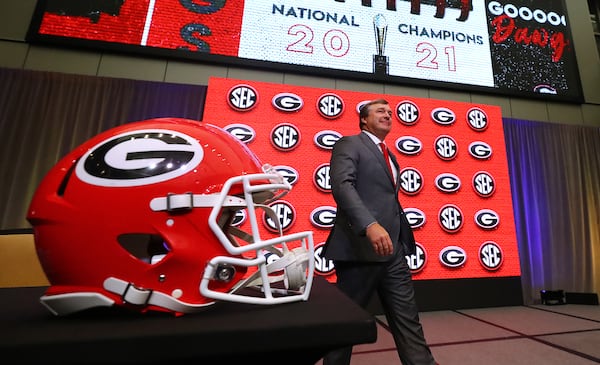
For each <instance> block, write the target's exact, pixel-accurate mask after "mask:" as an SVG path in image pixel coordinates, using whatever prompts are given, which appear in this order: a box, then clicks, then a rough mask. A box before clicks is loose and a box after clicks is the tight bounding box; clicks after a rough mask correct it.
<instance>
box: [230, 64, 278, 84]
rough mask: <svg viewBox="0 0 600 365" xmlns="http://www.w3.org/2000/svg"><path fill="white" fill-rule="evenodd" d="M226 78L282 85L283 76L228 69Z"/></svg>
mask: <svg viewBox="0 0 600 365" xmlns="http://www.w3.org/2000/svg"><path fill="white" fill-rule="evenodd" d="M227 78H229V79H238V80H251V81H262V82H272V83H275V84H283V74H281V73H278V72H270V71H262V70H256V69H244V68H236V67H229V69H228V71H227Z"/></svg>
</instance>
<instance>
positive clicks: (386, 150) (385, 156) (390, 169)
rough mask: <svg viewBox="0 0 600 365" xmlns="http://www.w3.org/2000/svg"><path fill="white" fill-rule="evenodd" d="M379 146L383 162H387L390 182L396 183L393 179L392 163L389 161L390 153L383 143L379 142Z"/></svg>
mask: <svg viewBox="0 0 600 365" xmlns="http://www.w3.org/2000/svg"><path fill="white" fill-rule="evenodd" d="M379 147H381V151H383V158H384V159H385V163H386V164H387V167H388V170H389V171H390V176H391V177H392V182H393V183H394V185H396V182H395V181H394V170H392V164H391V163H390V154H389V152H388V149H387V147H386V145H385V143H383V142H380V143H379Z"/></svg>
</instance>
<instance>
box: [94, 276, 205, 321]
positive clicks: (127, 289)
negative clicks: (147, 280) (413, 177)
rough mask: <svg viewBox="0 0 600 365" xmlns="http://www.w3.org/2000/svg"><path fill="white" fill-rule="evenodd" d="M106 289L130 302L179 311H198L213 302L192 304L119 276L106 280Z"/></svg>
mask: <svg viewBox="0 0 600 365" xmlns="http://www.w3.org/2000/svg"><path fill="white" fill-rule="evenodd" d="M104 289H106V290H108V291H109V292H111V293H115V294H119V295H120V296H121V298H123V300H124V301H125V302H127V303H129V304H133V305H139V306H144V307H145V306H148V305H153V306H156V307H161V308H165V309H169V310H171V311H173V312H177V313H192V312H198V311H200V310H202V309H204V308H206V307H208V306H210V305H212V304H214V302H211V303H205V304H190V303H186V302H182V301H180V300H178V299H176V298H175V297H173V296H172V295H168V294H165V293H162V292H159V291H157V290H153V289H143V288H138V287H136V286H135V285H133V284H132V283H130V282H127V281H125V280H121V279H117V278H113V277H110V278H107V279H106V280H104Z"/></svg>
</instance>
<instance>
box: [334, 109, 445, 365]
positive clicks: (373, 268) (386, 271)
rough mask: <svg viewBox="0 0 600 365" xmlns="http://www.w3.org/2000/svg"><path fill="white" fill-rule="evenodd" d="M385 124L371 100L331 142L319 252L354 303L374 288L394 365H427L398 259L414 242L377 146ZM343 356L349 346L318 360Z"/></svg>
mask: <svg viewBox="0 0 600 365" xmlns="http://www.w3.org/2000/svg"><path fill="white" fill-rule="evenodd" d="M392 122H393V120H392V109H391V108H390V106H389V104H388V102H387V101H386V100H384V99H378V100H372V101H370V102H367V103H365V104H364V105H363V106H362V107H361V109H360V116H359V126H360V129H361V133H359V134H357V135H353V136H345V137H342V138H340V139H339V140H338V141H337V142H336V144H335V145H334V147H333V152H332V154H331V161H330V170H329V174H330V178H331V186H332V193H333V197H334V199H335V201H336V204H337V214H336V220H335V225H334V227H333V228H332V230H331V232H330V234H329V237H328V238H327V243H326V246H325V251H324V254H325V255H326V257H327V258H329V259H332V260H333V262H334V265H335V269H336V275H337V284H336V285H337V286H338V288H339V289H340V290H341V291H342V292H344V293H345V294H346V295H347V296H348V297H350V298H351V299H352V300H353V301H355V302H356V303H357V304H359V305H360V306H361V307H363V308H365V307H366V306H367V304H368V303H369V300H370V298H371V297H372V295H373V293H375V292H377V293H378V295H379V299H380V301H381V305H382V308H383V310H384V312H385V315H386V318H387V321H388V324H389V328H390V330H391V332H392V335H393V337H394V341H395V343H396V349H397V351H398V356H399V357H400V361H401V362H402V364H404V365H434V364H435V360H434V359H433V356H432V354H431V351H430V350H429V346H428V345H427V343H426V342H425V337H424V335H423V329H422V327H421V323H420V321H419V313H418V308H417V305H416V302H415V297H414V289H413V284H412V277H411V273H410V269H409V267H408V264H407V262H406V258H405V256H406V255H409V254H413V253H414V252H415V239H414V236H413V233H412V230H411V228H410V225H409V223H408V220H407V219H406V216H405V215H404V211H403V210H402V207H401V205H400V203H399V201H398V175H399V174H398V171H399V166H398V162H397V161H396V158H395V157H394V155H393V154H391V153H389V150H387V147H385V145H383V146H381V147H380V143H382V142H384V140H385V137H386V136H387V135H388V133H389V132H390V130H391V128H392ZM384 151H385V153H386V154H389V156H388V158H387V160H388V161H389V162H390V164H389V165H388V161H386V158H385V157H384ZM351 354H352V348H351V347H349V348H344V349H340V350H336V351H333V352H331V353H329V354H327V355H326V356H325V358H324V359H323V364H324V365H333V364H335V365H338V364H345V365H347V364H349V363H350V358H351Z"/></svg>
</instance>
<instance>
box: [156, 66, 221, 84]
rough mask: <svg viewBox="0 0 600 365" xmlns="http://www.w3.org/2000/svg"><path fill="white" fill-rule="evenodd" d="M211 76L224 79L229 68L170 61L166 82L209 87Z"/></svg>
mask: <svg viewBox="0 0 600 365" xmlns="http://www.w3.org/2000/svg"><path fill="white" fill-rule="evenodd" d="M211 76H214V77H223V78H224V77H226V76H227V68H226V67H224V66H213V65H208V64H201V63H188V62H178V61H169V62H168V63H167V72H166V74H165V82H173V83H177V84H193V85H208V79H209V78H210V77H211Z"/></svg>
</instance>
